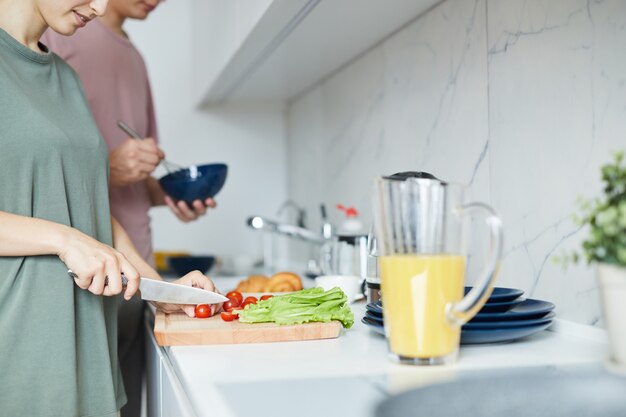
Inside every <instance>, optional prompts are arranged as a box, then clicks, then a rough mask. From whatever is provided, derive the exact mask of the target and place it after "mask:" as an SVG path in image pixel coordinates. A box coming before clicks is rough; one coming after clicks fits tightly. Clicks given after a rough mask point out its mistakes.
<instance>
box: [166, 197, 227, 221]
mask: <svg viewBox="0 0 626 417" xmlns="http://www.w3.org/2000/svg"><path fill="white" fill-rule="evenodd" d="M164 200H165V204H167V206H168V207H169V208H170V210H172V213H174V215H175V216H176V217H178V218H179V219H180V221H182V222H184V223H187V222H190V221H193V220H196V219H198V218H199V217H200V216H204V215H205V214H206V212H207V207H210V208H215V207H217V203H216V202H215V200H213V199H212V198H207V199H206V200H204V202H202V201H200V200H195V201H194V202H193V203H192V205H191V207H189V205H188V204H187V203H185V202H184V201H174V199H173V198H172V197H170V196H169V195H165V196H164Z"/></svg>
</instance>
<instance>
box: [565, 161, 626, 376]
mask: <svg viewBox="0 0 626 417" xmlns="http://www.w3.org/2000/svg"><path fill="white" fill-rule="evenodd" d="M602 182H603V183H604V192H603V194H602V196H601V197H599V198H597V199H594V200H581V202H580V206H581V209H582V216H580V217H578V218H577V219H576V221H577V222H578V223H579V224H580V225H584V226H588V227H589V235H588V236H587V238H586V239H585V240H584V241H583V244H582V252H583V255H584V258H585V259H586V261H587V262H588V263H593V264H595V266H596V275H597V278H598V282H599V288H600V296H601V300H602V309H603V312H604V319H605V323H606V329H607V332H608V337H609V344H610V351H611V358H610V360H611V362H612V364H611V365H612V366H614V367H616V368H618V369H619V370H620V371H621V370H625V371H626V161H625V160H624V153H623V152H618V153H616V154H615V155H614V159H613V161H612V162H611V163H608V164H606V165H604V166H602ZM578 258H579V255H578V254H574V260H577V259H578Z"/></svg>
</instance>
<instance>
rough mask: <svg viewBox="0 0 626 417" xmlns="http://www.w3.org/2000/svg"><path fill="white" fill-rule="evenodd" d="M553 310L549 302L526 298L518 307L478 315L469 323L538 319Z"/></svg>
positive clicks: (552, 305)
mask: <svg viewBox="0 0 626 417" xmlns="http://www.w3.org/2000/svg"><path fill="white" fill-rule="evenodd" d="M552 310H554V304H552V303H551V302H549V301H541V300H533V299H531V298H527V299H526V300H524V302H522V303H521V304H519V305H518V306H516V307H514V308H512V309H510V310H509V311H504V312H502V313H478V314H476V316H474V318H473V319H472V320H470V323H475V322H477V321H506V320H527V319H538V318H541V317H543V316H545V315H546V314H548V313H549V312H551V311H552Z"/></svg>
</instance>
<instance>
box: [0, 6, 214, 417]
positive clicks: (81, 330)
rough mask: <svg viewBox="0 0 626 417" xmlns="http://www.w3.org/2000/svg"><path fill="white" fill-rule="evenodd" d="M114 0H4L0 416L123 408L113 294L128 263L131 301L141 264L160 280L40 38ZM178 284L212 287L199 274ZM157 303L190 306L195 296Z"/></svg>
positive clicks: (87, 118) (102, 152)
mask: <svg viewBox="0 0 626 417" xmlns="http://www.w3.org/2000/svg"><path fill="white" fill-rule="evenodd" d="M106 3H107V0H92V1H87V0H0V415H1V416H29V417H53V416H59V417H75V416H84V417H87V416H89V417H96V416H115V415H117V411H118V410H119V409H120V408H121V406H122V405H123V404H124V402H125V401H126V398H125V395H124V389H123V386H122V380H121V375H120V372H119V365H118V359H117V343H116V342H117V341H116V335H117V329H116V326H117V322H116V311H117V310H116V297H112V296H113V295H116V294H119V293H120V292H121V291H122V290H123V288H122V284H121V273H123V274H124V275H125V276H126V277H127V278H128V279H129V283H128V286H127V287H126V290H125V292H124V297H125V298H126V299H127V300H128V299H130V297H132V296H133V295H134V294H135V292H136V291H137V288H138V278H139V275H140V274H141V275H142V276H146V277H150V278H154V279H160V278H159V276H158V274H157V273H156V272H155V271H154V270H153V269H152V268H151V267H150V266H149V265H147V264H146V263H145V262H144V261H143V259H142V258H141V256H140V255H139V254H138V253H137V251H136V250H135V249H134V247H133V245H132V243H131V242H130V240H129V239H128V236H127V235H126V233H125V232H124V230H123V228H122V227H121V226H120V225H119V223H117V222H116V221H115V220H114V219H112V218H111V217H110V212H109V202H108V191H107V176H108V173H107V169H108V168H107V166H108V161H107V154H108V153H107V148H106V145H105V143H104V142H103V140H102V138H101V137H100V135H99V133H98V129H97V127H96V125H95V123H94V121H93V118H92V116H91V114H90V112H89V110H88V105H87V102H86V100H85V97H84V94H83V91H82V88H81V85H80V82H79V80H78V77H77V76H76V74H75V73H74V72H73V71H72V70H71V69H70V68H69V67H68V66H67V65H66V64H65V63H64V62H63V61H62V60H61V59H60V58H59V57H58V56H56V55H54V54H52V53H50V52H49V51H48V50H47V48H46V47H45V46H44V45H42V44H41V43H39V38H40V36H41V35H42V34H43V32H44V31H45V30H46V29H47V28H48V27H51V28H52V29H53V30H55V31H56V32H59V33H61V34H64V35H71V34H72V33H74V32H75V31H76V30H77V29H79V28H80V27H83V26H85V25H86V24H88V22H89V20H91V19H92V18H94V17H96V16H100V15H102V14H103V13H104V9H105V7H106ZM68 269H72V271H74V272H75V273H76V274H77V278H76V279H75V280H74V282H73V281H72V280H71V279H70V278H69V277H68V273H67V270H68ZM105 277H108V280H109V285H108V286H105V284H104V280H105ZM178 282H180V283H184V284H186V285H194V286H199V287H202V288H206V289H209V290H212V289H214V287H213V284H212V282H211V281H210V280H209V279H208V278H207V277H205V276H204V275H202V274H200V273H199V272H195V273H191V274H188V275H187V276H185V277H183V278H181V279H180V280H179V281H178ZM157 307H158V308H162V309H164V310H166V311H174V310H176V309H179V308H183V310H185V311H186V312H187V314H189V315H190V316H193V306H174V305H158V306H157Z"/></svg>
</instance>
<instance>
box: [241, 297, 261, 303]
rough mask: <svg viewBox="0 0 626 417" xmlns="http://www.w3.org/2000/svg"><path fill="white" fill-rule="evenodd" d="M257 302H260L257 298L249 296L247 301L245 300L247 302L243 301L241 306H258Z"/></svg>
mask: <svg viewBox="0 0 626 417" xmlns="http://www.w3.org/2000/svg"><path fill="white" fill-rule="evenodd" d="M257 301H259V300H258V299H257V298H256V297H253V296H249V297H246V299H245V300H243V303H241V304H242V305H243V304H244V303H249V304H256V302H257Z"/></svg>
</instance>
